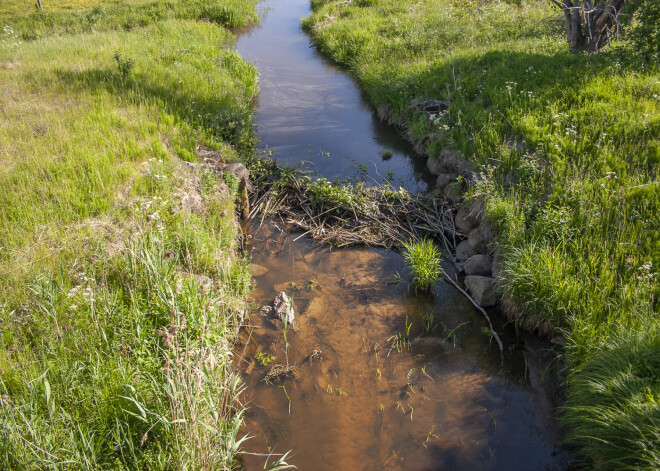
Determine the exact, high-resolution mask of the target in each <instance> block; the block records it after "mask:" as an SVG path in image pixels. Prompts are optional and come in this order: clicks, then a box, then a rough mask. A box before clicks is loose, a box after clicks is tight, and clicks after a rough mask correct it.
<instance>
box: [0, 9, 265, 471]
mask: <svg viewBox="0 0 660 471" xmlns="http://www.w3.org/2000/svg"><path fill="white" fill-rule="evenodd" d="M23 3H25V2H3V3H2V7H0V8H1V9H2V10H1V12H0V15H2V16H0V21H2V22H3V26H4V32H3V33H2V34H3V36H2V37H1V38H0V115H1V116H2V119H1V122H2V124H1V125H0V186H2V188H3V191H2V194H1V195H0V277H1V279H2V280H3V283H2V285H1V287H0V331H1V332H2V335H0V343H1V348H0V394H1V399H0V401H1V407H0V423H1V427H0V468H2V469H12V470H21V469H64V468H66V469H150V470H151V469H153V470H158V469H173V468H180V469H232V466H234V463H235V454H236V452H237V450H238V447H239V445H240V440H237V432H238V427H239V425H240V424H241V422H242V416H241V413H242V412H241V408H240V407H239V406H238V405H237V404H236V402H235V396H236V394H237V393H238V392H239V390H240V388H241V386H240V382H239V378H238V375H237V373H236V372H235V371H234V369H233V367H232V345H233V343H232V342H233V338H234V335H235V333H236V330H237V328H238V326H239V325H240V323H241V320H242V315H243V313H244V312H245V310H246V306H245V301H244V298H245V295H246V293H247V290H248V289H249V270H248V266H247V264H246V263H245V262H244V261H242V260H241V259H240V258H239V257H238V255H237V252H236V251H237V246H236V241H237V237H238V235H239V231H238V227H237V224H236V221H235V216H234V199H235V196H236V195H234V194H232V192H231V190H229V189H228V188H227V186H226V185H225V184H224V183H222V182H221V180H220V179H218V178H217V177H216V176H215V175H214V174H211V173H208V172H205V171H203V170H199V169H197V168H195V169H191V168H190V167H189V166H187V165H184V163H183V161H184V160H193V159H195V158H196V157H195V153H196V151H197V150H198V149H199V147H200V146H204V148H206V149H211V150H213V151H215V152H217V153H218V154H221V155H222V156H223V158H224V159H225V160H236V159H237V158H239V156H240V155H241V154H242V153H248V152H249V149H250V146H251V142H252V131H251V112H252V109H251V104H252V99H253V97H254V95H255V93H256V70H255V69H254V67H252V66H251V65H249V64H246V63H245V62H243V61H242V59H241V58H240V57H239V56H238V55H237V54H236V53H235V52H233V51H231V50H228V49H226V44H227V42H228V41H229V40H230V38H231V34H230V33H228V32H227V30H226V29H224V28H220V27H218V26H217V25H213V24H208V23H207V22H206V21H197V20H198V19H199V17H201V16H203V15H206V16H210V15H209V13H208V11H207V10H199V11H198V10H194V8H196V7H195V5H205V6H206V7H208V8H220V7H219V6H218V5H220V6H222V8H225V7H226V6H227V4H224V5H221V4H220V3H217V2H211V1H207V2H176V1H174V2H154V3H148V2H123V3H118V2H115V3H97V4H96V6H94V7H92V8H91V9H89V8H88V9H81V10H70V11H69V10H67V11H64V10H61V11H52V12H50V11H46V12H45V13H44V14H41V13H39V14H37V13H34V14H33V13H30V14H29V15H27V16H22V15H21V12H20V11H19V4H21V5H22V4H23ZM43 3H44V6H45V7H46V8H47V10H48V8H51V7H53V6H54V5H60V6H64V5H65V2H54V1H53V2H47V1H45V0H44V2H43ZM69 3H70V4H71V5H74V4H75V5H74V6H79V5H78V4H79V3H82V2H69ZM86 3H88V4H89V3H94V2H86ZM149 5H150V6H151V8H152V10H151V11H152V12H153V11H155V10H153V9H159V8H164V9H166V10H167V11H168V12H169V13H168V14H167V15H164V16H159V15H152V16H150V18H151V19H150V21H148V22H144V27H139V28H138V27H134V28H133V27H131V28H128V25H126V24H124V25H121V27H117V28H115V26H116V25H119V23H118V22H115V20H114V19H112V18H113V16H112V15H113V14H114V13H113V12H118V11H120V10H121V11H123V12H124V13H122V14H124V15H126V17H132V15H137V16H135V17H136V18H137V17H138V16H139V15H142V14H143V13H144V11H143V9H144V8H147V6H149ZM234 5H235V6H236V8H237V9H238V10H237V11H240V12H242V13H240V14H239V13H236V16H235V21H241V22H244V21H247V20H248V19H249V18H252V17H253V16H254V7H253V4H252V2H243V3H239V2H235V3H234ZM239 7H240V8H239ZM95 8H101V10H99V11H102V12H103V13H102V14H100V13H98V12H97V10H96V9H95ZM97 14H98V15H99V16H98V17H99V18H100V19H99V20H98V21H96V20H94V18H96V16H95V15H97ZM239 17H240V18H241V19H240V20H239ZM166 18H170V19H166ZM174 18H180V19H174ZM104 22H105V23H104ZM111 23H112V24H111ZM139 24H140V25H141V24H142V22H139V23H135V25H134V26H138V25H139ZM34 25H37V26H38V25H48V27H47V28H46V27H43V28H41V26H39V27H36V28H35V29H34V30H33V31H32V33H34V34H32V33H31V32H30V31H29V30H30V28H31V27H32V26H34ZM62 25H69V26H70V27H69V26H67V27H63V26H62ZM101 25H104V26H102V27H101ZM127 29H131V31H126V30H127ZM92 30H94V31H96V32H94V33H82V34H80V33H78V32H79V31H92ZM101 30H107V31H106V32H98V31H101ZM64 32H66V33H71V34H66V35H60V34H55V33H64ZM73 33H76V34H73ZM42 36H43V37H42ZM28 37H29V38H32V37H42V38H41V39H38V40H34V41H26V40H25V39H26V38H28Z"/></svg>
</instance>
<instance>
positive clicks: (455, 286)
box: [442, 273, 504, 355]
mask: <svg viewBox="0 0 660 471" xmlns="http://www.w3.org/2000/svg"><path fill="white" fill-rule="evenodd" d="M442 278H443V279H444V280H446V281H448V282H449V283H450V284H451V285H452V286H453V287H454V288H456V289H457V290H458V291H459V292H460V293H461V294H462V295H463V296H465V297H466V298H467V299H468V300H469V301H470V302H471V303H472V304H473V305H474V307H476V308H477V309H478V310H479V311H480V312H481V313H482V314H483V315H484V317H485V318H486V320H487V321H488V327H489V328H490V333H491V334H493V337H494V338H495V341H496V342H497V346H498V347H500V354H502V355H503V354H504V345H503V344H502V340H500V336H499V335H497V332H495V329H494V328H493V323H492V322H491V321H490V316H489V315H488V313H487V312H486V310H485V309H484V308H483V307H481V306H479V304H478V303H477V302H476V301H475V300H474V298H473V297H472V296H470V295H469V294H468V292H467V291H465V290H464V289H463V288H461V287H460V286H458V283H456V282H455V281H454V280H452V279H451V278H450V277H449V276H448V275H447V274H446V273H444V274H443V276H442Z"/></svg>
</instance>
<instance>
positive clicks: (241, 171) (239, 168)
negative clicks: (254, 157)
mask: <svg viewBox="0 0 660 471" xmlns="http://www.w3.org/2000/svg"><path fill="white" fill-rule="evenodd" d="M221 170H222V171H223V172H229V173H231V174H232V175H234V176H235V177H236V178H237V179H238V181H239V182H240V181H243V180H244V179H245V180H246V181H248V180H249V179H250V172H249V171H248V169H247V168H246V167H245V165H243V164H242V163H239V162H236V163H233V164H225V165H223V166H222V168H221Z"/></svg>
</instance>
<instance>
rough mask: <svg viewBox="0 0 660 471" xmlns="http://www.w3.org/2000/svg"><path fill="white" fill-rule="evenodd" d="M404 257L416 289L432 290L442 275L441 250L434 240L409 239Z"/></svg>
mask: <svg viewBox="0 0 660 471" xmlns="http://www.w3.org/2000/svg"><path fill="white" fill-rule="evenodd" d="M404 248H405V249H406V252H405V253H404V255H403V258H404V260H405V262H406V266H407V267H408V269H409V270H410V271H411V272H412V275H413V284H414V285H415V290H416V291H420V292H430V291H432V289H433V286H434V285H435V283H436V281H437V280H438V277H439V276H440V251H439V250H438V248H437V247H436V246H435V244H434V243H433V241H432V240H430V239H426V238H424V239H422V240H421V241H419V242H415V241H412V240H410V241H408V243H406V244H404Z"/></svg>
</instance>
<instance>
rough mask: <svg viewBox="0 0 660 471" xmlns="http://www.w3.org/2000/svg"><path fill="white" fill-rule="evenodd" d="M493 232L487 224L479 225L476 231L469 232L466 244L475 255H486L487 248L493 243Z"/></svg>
mask: <svg viewBox="0 0 660 471" xmlns="http://www.w3.org/2000/svg"><path fill="white" fill-rule="evenodd" d="M493 238H494V234H493V230H492V229H491V228H490V226H489V225H488V224H481V225H480V226H479V227H477V228H476V229H473V230H472V231H470V234H469V235H468V243H469V244H470V247H472V249H473V250H474V251H475V252H477V253H487V252H488V246H489V245H490V244H491V243H492V242H493Z"/></svg>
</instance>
